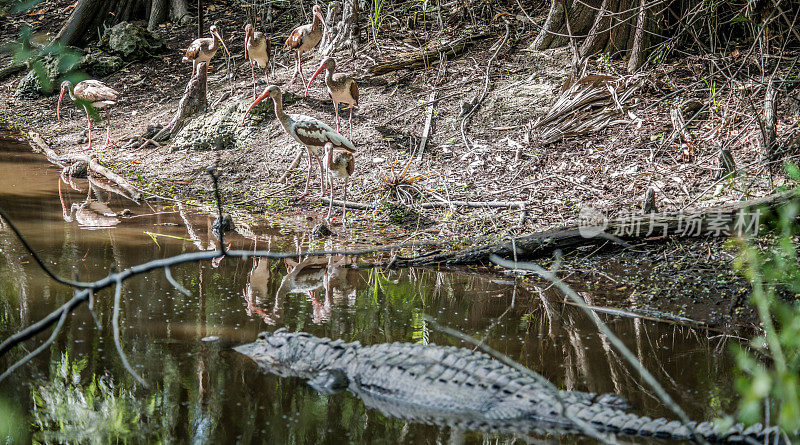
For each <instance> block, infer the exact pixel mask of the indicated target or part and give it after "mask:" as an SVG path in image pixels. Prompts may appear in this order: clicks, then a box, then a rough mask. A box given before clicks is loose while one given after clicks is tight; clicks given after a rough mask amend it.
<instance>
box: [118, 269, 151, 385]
mask: <svg viewBox="0 0 800 445" xmlns="http://www.w3.org/2000/svg"><path fill="white" fill-rule="evenodd" d="M121 298H122V281H121V280H117V286H116V288H115V289H114V315H113V317H111V326H112V328H113V330H114V346H116V347H117V353H118V354H119V358H120V359H121V360H122V366H124V367H125V370H127V371H128V372H129V373H130V375H132V376H133V378H135V379H136V381H137V382H139V383H141V384H142V386H145V387H147V386H148V385H147V382H145V381H144V379H143V378H141V377H140V376H139V374H137V373H136V371H134V370H133V368H132V367H131V364H130V363H128V357H127V356H126V355H125V351H123V350H122V345H121V344H120V342H119V302H120V299H121Z"/></svg>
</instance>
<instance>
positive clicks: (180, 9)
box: [169, 0, 190, 25]
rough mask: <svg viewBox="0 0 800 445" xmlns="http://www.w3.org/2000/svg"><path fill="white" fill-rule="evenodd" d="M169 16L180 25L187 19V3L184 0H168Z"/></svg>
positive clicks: (188, 17)
mask: <svg viewBox="0 0 800 445" xmlns="http://www.w3.org/2000/svg"><path fill="white" fill-rule="evenodd" d="M169 18H170V20H172V21H173V22H175V23H178V24H181V25H185V24H186V22H188V21H189V19H190V16H189V5H187V4H186V0H170V6H169Z"/></svg>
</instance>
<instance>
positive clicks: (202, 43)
mask: <svg viewBox="0 0 800 445" xmlns="http://www.w3.org/2000/svg"><path fill="white" fill-rule="evenodd" d="M209 30H210V31H211V37H203V38H200V39H195V40H194V41H193V42H192V43H191V44H190V45H189V48H187V49H186V55H185V56H183V61H184V62H188V61H191V62H192V77H194V73H195V71H197V65H199V64H200V62H208V61H210V60H211V58H212V57H214V55H215V54H216V53H217V50H218V49H219V44H220V43H221V44H222V47H223V48H225V52H226V53H228V56H230V55H231V52H230V51H228V47H227V46H226V45H225V42H224V41H223V40H222V37H221V36H220V35H219V32H218V31H217V27H216V25H211V27H209Z"/></svg>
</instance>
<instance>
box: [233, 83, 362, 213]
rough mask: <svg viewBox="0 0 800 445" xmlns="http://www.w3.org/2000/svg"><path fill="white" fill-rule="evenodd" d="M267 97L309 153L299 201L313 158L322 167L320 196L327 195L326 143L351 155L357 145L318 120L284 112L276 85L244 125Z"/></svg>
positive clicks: (276, 114)
mask: <svg viewBox="0 0 800 445" xmlns="http://www.w3.org/2000/svg"><path fill="white" fill-rule="evenodd" d="M267 97H270V98H272V101H273V103H274V105H275V116H276V117H277V118H278V120H279V121H280V123H281V125H282V126H283V129H284V130H285V131H286V133H288V134H289V136H291V137H292V138H293V139H294V140H295V141H297V142H298V143H300V144H301V145H303V146H305V147H306V151H307V152H308V177H307V178H306V186H305V189H304V190H303V193H302V194H301V195H300V196H299V197H298V199H300V198H303V197H304V196H306V195H307V194H308V184H309V181H310V180H311V173H312V170H313V166H312V164H311V157H312V156H313V157H315V158H316V159H317V164H319V167H320V185H321V191H322V194H321V195H320V196H323V195H324V194H325V183H324V181H323V180H322V163H321V162H320V159H319V154H320V151H321V150H320V149H321V148H322V147H324V146H325V143H326V142H330V143H331V144H332V145H333V148H336V149H340V150H347V151H349V152H351V153H354V152H355V151H356V147H355V145H353V143H352V142H350V141H349V140H348V139H347V138H346V137H344V136H342V135H341V134H339V132H338V131H336V130H334V129H333V128H331V127H329V126H328V125H326V124H324V123H322V122H321V121H319V120H318V119H315V118H313V117H310V116H305V115H303V114H286V113H285V112H284V111H283V93H282V92H281V89H280V88H278V86H276V85H270V86H268V87H266V88H264V92H263V93H261V96H258V98H256V100H255V101H254V102H253V104H252V105H250V108H248V109H247V113H245V114H244V117H242V124H244V120H245V119H246V118H247V115H248V114H250V110H252V109H253V107H255V106H256V105H258V103H259V102H261V101H262V100H264V99H266V98H267Z"/></svg>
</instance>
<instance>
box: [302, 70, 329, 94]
mask: <svg viewBox="0 0 800 445" xmlns="http://www.w3.org/2000/svg"><path fill="white" fill-rule="evenodd" d="M324 68H325V64H324V63H322V64H320V65H319V68H317V70H316V71H314V75H313V76H311V79H309V80H308V85H306V92H305V94H303V96H308V88H309V87H310V86H311V82H313V81H314V79H316V77H317V75H318V74H319V73H321V72H322V70H323V69H324Z"/></svg>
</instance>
